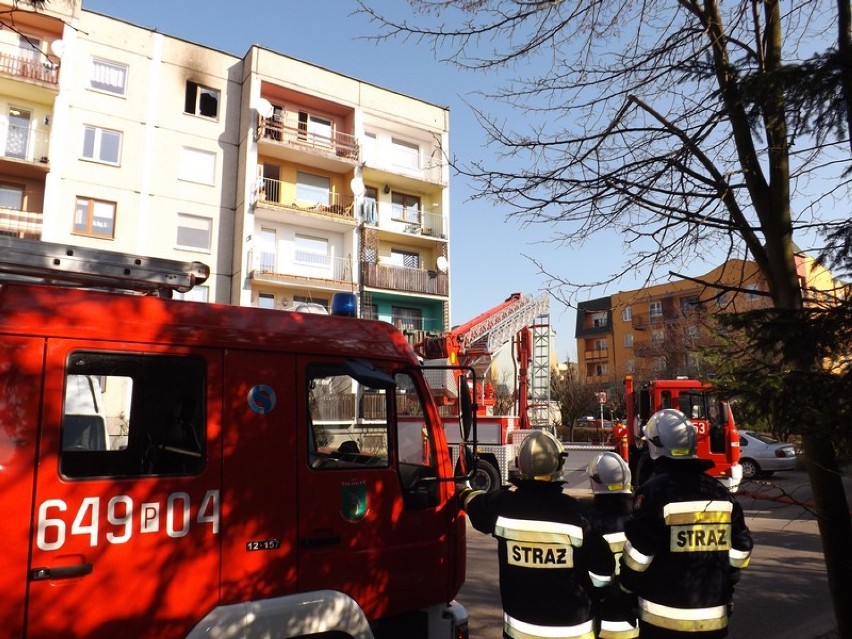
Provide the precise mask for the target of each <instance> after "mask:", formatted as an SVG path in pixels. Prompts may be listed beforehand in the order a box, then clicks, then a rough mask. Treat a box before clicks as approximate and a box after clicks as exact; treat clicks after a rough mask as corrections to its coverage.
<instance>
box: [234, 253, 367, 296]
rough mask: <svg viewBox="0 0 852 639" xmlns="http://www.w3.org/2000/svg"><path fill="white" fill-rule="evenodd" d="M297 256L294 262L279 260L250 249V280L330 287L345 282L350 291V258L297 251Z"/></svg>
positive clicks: (271, 255) (268, 254)
mask: <svg viewBox="0 0 852 639" xmlns="http://www.w3.org/2000/svg"><path fill="white" fill-rule="evenodd" d="M294 257H295V259H294V260H293V261H291V262H286V263H285V262H284V261H283V260H276V256H275V255H274V254H272V253H267V252H264V251H252V252H250V253H249V269H250V271H251V279H253V280H254V281H256V282H265V283H268V284H293V283H301V284H307V283H312V284H315V285H316V284H325V285H329V288H335V285H345V290H351V285H352V271H353V269H352V260H351V259H349V258H347V257H329V256H327V255H317V254H310V253H302V252H298V251H297V252H296V255H295V256H294Z"/></svg>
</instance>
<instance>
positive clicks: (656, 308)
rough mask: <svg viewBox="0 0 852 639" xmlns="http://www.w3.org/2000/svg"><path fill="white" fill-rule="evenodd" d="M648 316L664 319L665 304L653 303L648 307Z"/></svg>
mask: <svg viewBox="0 0 852 639" xmlns="http://www.w3.org/2000/svg"><path fill="white" fill-rule="evenodd" d="M648 314H649V315H650V316H651V317H662V316H663V303H662V302H651V303H650V304H649V305H648Z"/></svg>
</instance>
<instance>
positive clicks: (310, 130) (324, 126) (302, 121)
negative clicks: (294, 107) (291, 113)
mask: <svg viewBox="0 0 852 639" xmlns="http://www.w3.org/2000/svg"><path fill="white" fill-rule="evenodd" d="M299 137H300V138H301V139H303V140H307V142H308V143H310V144H314V145H317V146H331V140H332V127H331V120H329V119H328V118H323V117H321V116H318V115H313V114H312V113H306V112H304V111H300V112H299Z"/></svg>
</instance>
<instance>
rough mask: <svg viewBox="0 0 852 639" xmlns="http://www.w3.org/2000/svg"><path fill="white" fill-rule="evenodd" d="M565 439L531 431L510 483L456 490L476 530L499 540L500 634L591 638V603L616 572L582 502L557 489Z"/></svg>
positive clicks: (524, 638)
mask: <svg viewBox="0 0 852 639" xmlns="http://www.w3.org/2000/svg"><path fill="white" fill-rule="evenodd" d="M565 456H566V455H565V453H564V449H563V447H562V444H561V443H559V441H558V440H557V439H556V438H555V437H554V436H553V435H551V434H550V433H548V432H546V431H543V430H534V431H532V432H530V434H529V435H527V437H526V438H524V441H523V442H522V443H521V444H520V446H519V447H518V458H517V465H518V471H519V476H520V478H519V479H517V480H515V481H514V482H513V483H514V484H515V487H514V488H510V489H508V490H500V491H497V492H492V493H485V492H483V491H479V490H472V489H471V488H470V487H468V486H464V487H461V490H460V493H459V497H460V499H461V503H462V506H463V508H464V509H465V510H466V511H467V513H468V515H469V517H470V521H471V523H472V524H473V527H474V528H476V529H477V530H478V531H480V532H483V533H486V534H491V535H493V536H494V537H495V538H496V539H497V541H498V561H499V564H500V596H501V600H502V604H503V636H504V637H507V638H511V639H538V638H542V639H543V638H547V637H560V638H562V639H593V637H594V606H595V603H596V601H597V600H598V599H599V597H600V596H601V593H600V591H602V590H603V589H605V588H606V587H607V586H608V585H609V583H610V582H611V575H612V573H613V571H614V570H615V566H614V562H613V558H612V553H610V551H609V547H608V546H607V544H606V541H604V539H603V537H602V536H601V535H600V534H596V533H594V532H593V531H592V530H591V528H590V527H589V524H588V520H587V519H586V517H585V515H584V514H583V512H582V507H581V506H580V503H579V502H578V501H577V500H576V499H574V498H573V497H571V496H569V495H568V494H566V493H563V492H562V483H563V482H562V464H563V462H564V459H565Z"/></svg>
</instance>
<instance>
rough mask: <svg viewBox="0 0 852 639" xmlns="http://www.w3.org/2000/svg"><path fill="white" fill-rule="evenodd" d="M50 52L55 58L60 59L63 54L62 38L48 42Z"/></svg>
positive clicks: (63, 43)
mask: <svg viewBox="0 0 852 639" xmlns="http://www.w3.org/2000/svg"><path fill="white" fill-rule="evenodd" d="M50 52H51V53H52V54H53V55H55V56H56V57H57V58H60V59H62V56H63V55H64V54H65V42H64V41H62V40H54V41H53V42H51V43H50Z"/></svg>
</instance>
